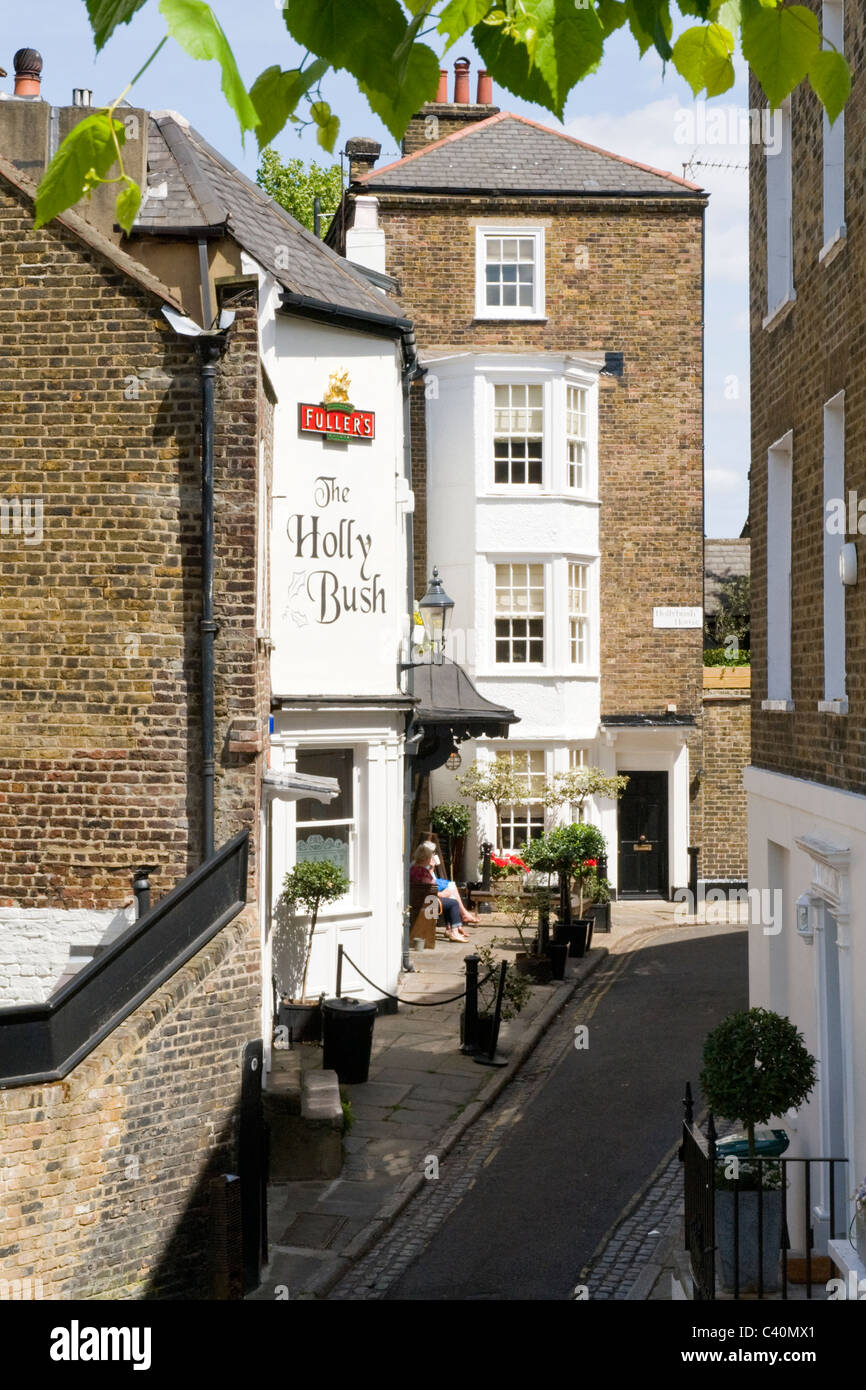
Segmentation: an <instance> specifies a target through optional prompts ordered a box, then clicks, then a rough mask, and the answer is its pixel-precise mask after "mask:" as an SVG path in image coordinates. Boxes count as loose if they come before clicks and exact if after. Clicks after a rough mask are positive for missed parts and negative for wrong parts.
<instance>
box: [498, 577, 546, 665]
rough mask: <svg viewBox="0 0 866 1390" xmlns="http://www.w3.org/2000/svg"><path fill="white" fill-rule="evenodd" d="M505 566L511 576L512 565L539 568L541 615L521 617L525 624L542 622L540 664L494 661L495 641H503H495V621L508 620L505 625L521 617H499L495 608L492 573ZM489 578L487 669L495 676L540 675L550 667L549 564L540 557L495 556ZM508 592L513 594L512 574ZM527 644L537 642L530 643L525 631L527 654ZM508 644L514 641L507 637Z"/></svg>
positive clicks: (520, 615) (503, 615)
mask: <svg viewBox="0 0 866 1390" xmlns="http://www.w3.org/2000/svg"><path fill="white" fill-rule="evenodd" d="M505 565H508V566H510V567H511V569H512V572H513V569H514V566H515V565H525V566H526V567H527V569H529V567H531V566H538V568H540V570H541V582H542V605H543V606H542V611H541V613H540V614H539V613H536V612H534V611H533V612H529V611H528V610H527V613H526V615H525V616H526V618H527V621H528V620H529V619H530V618H538V617H541V619H542V622H543V627H542V638H541V640H542V644H543V646H542V650H543V655H542V659H541V661H499V660H498V658H497V653H496V644H497V640H500V641H501V640H504V639H502V638H499V639H497V635H496V622H497V619H502V620H505V619H508V620H509V621H513V619H514V618H521V617H523V616H524V615H523V614H521V613H518V612H514V613H512V614H510V615H509V614H504V613H500V612H499V610H498V606H497V589H498V587H499V586H498V583H497V575H496V571H497V568H498V567H499V566H505ZM490 577H491V598H492V603H491V666H492V668H493V670H495V671H496V672H498V673H505V672H507V671H508V672H512V673H514V672H523V671H529V672H533V671H535V672H541V671H545V670H547V668H548V667H549V666H550V643H551V640H552V632H551V626H550V566H549V564H548V563H547V561H546V560H544V559H542V558H541V557H537V556H516V557H515V556H497V557H496V558H495V559H494V560H493V561H492V562H491V571H490ZM528 581H529V575H528V574H527V584H528ZM510 588H511V589H512V590H513V588H514V584H513V573H512V582H511V585H510ZM530 640H533V641H537V640H538V639H537V638H533V639H530V637H529V633H528V630H527V637H526V643H527V651H528V650H529V642H530ZM508 642H509V643H510V644H511V643H513V642H514V637H513V636H510V637H509V638H508Z"/></svg>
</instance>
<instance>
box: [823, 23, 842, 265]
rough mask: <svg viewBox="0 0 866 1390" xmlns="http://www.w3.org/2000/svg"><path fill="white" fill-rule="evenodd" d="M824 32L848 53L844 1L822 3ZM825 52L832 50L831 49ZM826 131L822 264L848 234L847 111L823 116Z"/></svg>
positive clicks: (824, 134)
mask: <svg viewBox="0 0 866 1390" xmlns="http://www.w3.org/2000/svg"><path fill="white" fill-rule="evenodd" d="M821 32H822V34H824V35H825V36H826V38H827V39H828V40H830V41H831V42H832V43H834V44H835V45H836V48H837V50H838V51H839V52H840V53H842V54H844V52H845V0H823V3H822V6H821ZM825 51H831V50H829V48H828V49H827V50H825ZM822 116H823V132H822V144H821V171H822V209H823V231H824V236H823V241H824V244H823V246H822V247H821V251H820V252H819V255H818V260H819V261H820V262H822V263H823V262H824V261H826V259H827V257H828V255H829V253H830V251H831V250H832V249H833V248H834V247H835V246H837V245H838V243H839V242H841V241H843V240H844V239H845V237H846V235H847V229H846V226H845V112H844V110H843V111H840V112H839V115H838V116H837V117H836V119H835V121H834V122H833V124H832V125H831V124H830V121H829V119H828V117H827V112H826V111H824V112H823V113H822Z"/></svg>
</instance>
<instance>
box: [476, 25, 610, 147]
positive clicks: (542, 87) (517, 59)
mask: <svg viewBox="0 0 866 1390" xmlns="http://www.w3.org/2000/svg"><path fill="white" fill-rule="evenodd" d="M526 18H527V19H531V26H532V29H533V30H534V32H533V33H530V31H529V29H527V30H524V32H523V34H522V35H520V34H518V35H517V36H515V35H514V34H512V33H510V32H505V31H504V30H503V29H491V28H490V27H489V26H487V25H484V24H479V25H478V26H477V27H476V28H475V29H474V30H473V32H472V37H473V40H474V43H475V47H476V49H477V50H478V52H479V54H480V55H481V57H482V59H483V60H484V63H485V66H486V67H487V68H488V69H489V70H490V72H491V73H492V74H493V75H494V77H495V79H496V81H497V82H501V83H502V85H503V86H504V87H507V88H508V90H509V91H510V92H513V93H514V94H515V96H519V97H524V98H525V99H526V100H527V101H534V102H537V103H538V104H539V105H541V106H545V107H546V108H547V110H548V111H553V112H554V113H555V114H556V115H557V116H558V117H559V118H560V119H561V118H562V113H563V108H564V106H565V101H566V98H567V96H568V94H569V92H570V91H571V89H572V87H573V86H574V85H575V83H576V82H579V81H580V79H581V78H582V77H585V76H586V74H587V73H588V72H591V71H593V69H594V68H595V67H597V65H598V63H599V60H600V58H601V54H602V47H603V43H604V30H603V28H602V24H601V21H600V19H599V17H598V15H597V14H596V12H595V10H590V9H580V10H577V9H575V7H574V4H573V3H572V0H537V3H536V6H535V10H534V13H533V14H532V15H531V16H527V17H526Z"/></svg>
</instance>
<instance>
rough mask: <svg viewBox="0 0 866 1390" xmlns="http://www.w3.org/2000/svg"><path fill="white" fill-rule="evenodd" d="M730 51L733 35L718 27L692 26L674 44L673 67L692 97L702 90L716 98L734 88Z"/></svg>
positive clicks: (713, 25)
mask: <svg viewBox="0 0 866 1390" xmlns="http://www.w3.org/2000/svg"><path fill="white" fill-rule="evenodd" d="M733 51H734V39H733V35H731V34H729V33H728V31H727V29H723V28H722V26H721V25H720V24H701V25H696V26H695V27H694V28H692V29H687V30H686V31H685V33H684V34H681V35H680V37H679V38H678V39H677V41H676V43H675V44H674V67H675V68H676V70H677V72H678V73H680V74H681V75H682V76H683V77H684V78H685V79H686V81H687V82H688V84H689V86H690V87H691V89H692V92H693V94H694V95H695V96H697V94H698V92H701V91H703V90H704V89H706V93H707V96H708V97H717V96H720V95H721V93H722V92H726V91H727V90H728V88H729V87H732V86H733V85H734V63H733V58H732V54H733Z"/></svg>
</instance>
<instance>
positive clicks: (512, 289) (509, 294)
mask: <svg viewBox="0 0 866 1390" xmlns="http://www.w3.org/2000/svg"><path fill="white" fill-rule="evenodd" d="M502 303H503V304H516V303H517V286H516V285H503V286H502Z"/></svg>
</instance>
